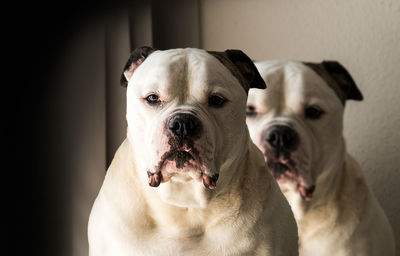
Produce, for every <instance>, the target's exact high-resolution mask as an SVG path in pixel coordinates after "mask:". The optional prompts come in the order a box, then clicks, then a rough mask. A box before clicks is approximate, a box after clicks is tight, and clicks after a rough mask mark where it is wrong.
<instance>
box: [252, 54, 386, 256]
mask: <svg viewBox="0 0 400 256" xmlns="http://www.w3.org/2000/svg"><path fill="white" fill-rule="evenodd" d="M256 66H257V68H258V70H259V72H260V74H261V76H262V77H263V79H264V80H265V81H266V82H267V84H268V89H267V90H265V91H262V90H257V89H252V90H250V93H249V97H248V105H251V106H253V107H255V109H256V112H257V115H256V116H255V117H249V118H247V124H248V127H249V131H250V135H251V138H252V139H253V141H254V142H255V144H257V145H258V146H259V147H260V149H261V150H264V149H263V147H262V143H261V140H262V134H263V132H264V131H265V130H266V129H267V128H268V127H269V126H270V125H272V124H274V123H281V124H291V125H292V127H294V129H295V130H296V131H297V133H298V134H299V136H300V146H299V147H298V148H297V149H296V151H295V152H294V154H293V157H294V158H295V160H296V162H297V164H298V165H299V166H300V168H301V169H302V170H303V171H304V175H302V177H301V178H300V179H299V181H298V182H299V183H303V184H302V185H312V184H315V185H316V190H315V192H314V195H313V198H312V199H311V201H309V202H307V201H305V200H303V199H302V198H301V196H300V194H299V192H298V191H297V185H298V184H295V182H293V181H291V182H289V181H286V182H285V181H284V182H280V187H281V190H282V191H283V192H284V195H285V196H286V198H287V199H288V201H289V203H290V205H291V207H292V210H293V212H294V215H295V218H296V221H297V224H298V229H299V241H300V248H299V250H300V255H302V256H308V255H312V256H314V255H335V256H341V255H346V256H354V255H368V256H372V255H376V256H381V255H385V256H391V255H394V240H393V235H392V232H391V228H390V224H389V222H388V220H387V218H386V216H385V214H384V212H383V210H382V208H381V207H380V205H379V204H378V202H377V200H376V199H375V197H374V195H373V194H372V192H371V191H370V189H369V188H368V186H367V182H366V179H365V177H364V174H363V173H362V171H361V169H360V167H359V166H358V164H357V163H356V162H355V161H354V160H353V159H352V158H351V157H350V156H349V154H348V153H347V152H346V147H345V142H344V138H343V135H342V131H343V111H344V107H343V104H342V103H341V102H340V100H339V98H338V97H337V96H336V94H335V93H334V91H333V90H332V89H331V88H330V87H329V86H328V85H327V84H326V83H325V81H324V80H323V79H322V78H321V77H320V76H319V75H317V74H316V73H315V72H314V71H312V70H311V69H310V68H309V67H307V66H306V65H304V64H302V63H301V62H293V61H265V62H259V63H256ZM308 105H318V106H320V107H321V108H322V109H323V110H324V111H325V112H326V113H325V114H324V115H323V116H322V118H321V119H319V120H308V119H306V118H305V117H304V109H305V108H306V106H308ZM278 182H279V181H278Z"/></svg>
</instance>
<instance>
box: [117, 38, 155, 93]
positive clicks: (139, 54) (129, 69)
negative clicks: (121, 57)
mask: <svg viewBox="0 0 400 256" xmlns="http://www.w3.org/2000/svg"><path fill="white" fill-rule="evenodd" d="M154 51H155V50H154V49H153V48H151V47H149V46H142V47H138V48H136V49H135V50H133V52H132V53H131V56H130V57H129V59H128V61H127V62H126V64H125V67H124V70H122V74H121V80H120V84H121V85H122V86H123V87H126V86H128V82H129V80H130V79H131V77H132V75H133V72H135V70H136V69H137V68H138V67H139V66H140V64H142V63H143V61H144V60H145V59H146V58H147V57H148V56H149V55H150V54H151V53H152V52H154Z"/></svg>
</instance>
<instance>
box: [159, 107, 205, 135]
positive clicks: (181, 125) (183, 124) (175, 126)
mask: <svg viewBox="0 0 400 256" xmlns="http://www.w3.org/2000/svg"><path fill="white" fill-rule="evenodd" d="M167 127H168V130H170V131H171V132H172V134H174V135H175V136H177V137H178V138H180V139H185V138H192V139H195V137H196V135H199V134H200V132H201V128H202V126H201V121H200V120H199V119H198V118H197V117H196V116H194V115H192V114H187V113H179V114H176V115H173V116H172V117H171V118H170V119H169V120H168V123H167Z"/></svg>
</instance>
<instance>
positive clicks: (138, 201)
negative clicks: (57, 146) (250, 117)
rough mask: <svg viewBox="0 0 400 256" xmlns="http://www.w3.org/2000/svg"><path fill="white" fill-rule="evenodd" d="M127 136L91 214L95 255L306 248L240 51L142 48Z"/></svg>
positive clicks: (129, 71)
mask: <svg viewBox="0 0 400 256" xmlns="http://www.w3.org/2000/svg"><path fill="white" fill-rule="evenodd" d="M121 82H122V84H123V85H127V86H128V88H127V115H126V117H127V121H128V132H127V139H126V140H125V141H124V142H123V144H122V145H121V146H120V148H119V149H118V151H117V153H116V155H115V157H114V159H113V161H112V164H111V166H110V167H109V169H108V172H107V175H106V177H105V180H104V183H103V186H102V188H101V190H100V192H99V195H98V197H97V199H96V201H95V203H94V205H93V208H92V212H91V215H90V220H89V247H90V255H92V256H100V255H112V256H115V255H118V256H124V255H135V256H137V255H163V256H167V255H171V256H172V255H173V256H175V255H185V256H186V255H196V256H198V255H274V256H277V255H298V244H297V242H298V236H297V227H296V222H295V219H294V216H293V213H292V212H291V210H290V206H289V204H288V202H287V200H286V199H285V197H284V196H283V194H282V193H281V191H280V190H279V186H278V185H277V184H276V182H275V180H274V179H273V177H272V176H271V175H270V174H269V173H268V171H267V167H266V164H265V162H264V159H263V156H262V153H261V152H260V151H259V149H258V148H257V147H256V146H255V145H254V144H253V143H252V141H251V139H250V136H249V133H248V129H247V126H246V120H245V119H246V115H245V108H246V100H247V92H248V90H249V88H254V87H256V88H265V83H264V81H263V79H262V78H261V77H260V75H259V73H258V71H257V69H256V67H255V66H254V64H253V62H252V61H251V60H250V59H249V58H248V57H247V56H246V55H245V54H244V53H243V52H241V51H238V50H227V51H225V52H206V51H204V50H199V49H173V50H167V51H154V50H153V49H151V48H149V47H142V48H138V49H137V50H135V51H134V52H133V53H132V55H131V57H130V59H129V60H128V63H127V64H126V67H125V69H124V71H123V76H122V78H121Z"/></svg>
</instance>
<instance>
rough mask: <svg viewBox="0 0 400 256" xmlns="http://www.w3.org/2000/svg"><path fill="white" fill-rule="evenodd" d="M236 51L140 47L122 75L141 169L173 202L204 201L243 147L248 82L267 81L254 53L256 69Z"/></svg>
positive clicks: (130, 132)
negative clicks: (256, 63) (228, 53)
mask: <svg viewBox="0 0 400 256" xmlns="http://www.w3.org/2000/svg"><path fill="white" fill-rule="evenodd" d="M230 53H231V54H230V56H228V55H227V53H226V52H224V53H215V52H206V51H203V50H199V49H174V50H167V51H153V50H152V49H150V48H140V49H137V50H136V53H135V52H134V53H133V55H135V54H136V55H138V56H136V57H135V56H133V57H131V59H130V61H128V63H127V66H126V68H125V72H124V76H123V77H122V80H121V81H122V82H123V83H124V82H126V83H127V85H128V89H127V121H128V139H129V140H130V142H131V143H132V145H133V147H134V151H135V155H137V157H136V161H137V163H136V166H138V170H137V171H138V173H139V175H141V177H142V178H143V180H146V179H147V180H148V183H149V185H150V186H152V187H157V191H158V192H159V195H160V197H161V198H162V199H163V200H164V201H166V202H168V203H171V204H175V205H179V206H185V207H187V206H195V207H196V206H197V207H204V206H205V204H206V203H207V198H208V197H209V196H210V191H211V190H213V189H215V188H216V186H217V180H218V178H221V177H220V176H224V177H225V176H229V175H230V174H229V173H222V170H223V169H224V168H223V165H224V164H227V163H228V162H229V161H232V158H236V157H237V156H238V155H240V154H241V152H242V151H243V147H240V146H239V145H238V144H240V143H241V142H243V143H244V141H245V139H246V134H247V129H246V123H245V106H246V99H247V95H246V92H247V90H248V88H245V87H246V86H249V87H254V86H253V84H254V82H258V83H259V84H260V85H259V86H257V87H265V84H264V82H263V80H262V78H261V77H260V76H259V74H258V72H257V70H256V68H255V66H254V65H253V63H252V62H251V61H250V59H248V57H247V56H246V58H247V59H248V60H246V61H250V62H251V63H247V64H246V65H247V67H249V66H251V65H252V67H253V68H252V70H250V71H249V70H245V69H243V70H242V71H243V72H242V71H241V67H240V65H241V64H239V66H237V65H235V64H233V62H232V61H234V59H235V58H236V57H237V56H233V57H232V52H230ZM235 53H238V52H235ZM238 54H239V55H244V54H243V53H242V52H239V53H238ZM233 55H235V54H233ZM244 56H245V55H244ZM242 57H243V56H242ZM219 58H223V59H224V60H225V61H227V62H229V63H230V64H233V66H229V65H228V67H227V66H226V65H224V64H225V63H224V64H223V62H224V61H222V60H220V59H219ZM242 64H243V63H242ZM246 72H254V74H255V75H253V77H252V78H251V81H250V80H248V81H247V80H246V79H247V78H246V76H247V75H248V74H247V73H246ZM246 74H247V75H246ZM235 75H236V76H235ZM257 76H258V81H256V80H254V78H255V77H257ZM248 77H250V76H248ZM124 78H125V79H126V80H125V81H124ZM128 81H129V82H128ZM247 83H248V84H247ZM160 183H162V184H161V185H160ZM159 185H160V187H158V186H159Z"/></svg>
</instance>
